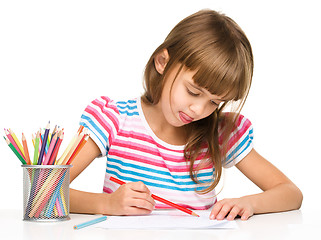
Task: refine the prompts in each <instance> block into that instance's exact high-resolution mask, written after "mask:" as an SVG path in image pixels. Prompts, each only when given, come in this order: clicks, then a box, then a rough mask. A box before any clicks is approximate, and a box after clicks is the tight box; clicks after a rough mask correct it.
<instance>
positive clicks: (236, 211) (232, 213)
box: [226, 206, 240, 221]
mask: <svg viewBox="0 0 321 240" xmlns="http://www.w3.org/2000/svg"><path fill="white" fill-rule="evenodd" d="M239 212H240V208H239V207H237V206H234V207H233V208H232V210H231V211H230V213H229V214H228V216H227V218H226V219H227V220H229V221H231V220H234V218H235V217H236V216H237V215H238V214H239Z"/></svg>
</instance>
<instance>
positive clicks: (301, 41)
mask: <svg viewBox="0 0 321 240" xmlns="http://www.w3.org/2000/svg"><path fill="white" fill-rule="evenodd" d="M318 6H319V4H318V3H317V1H311V0H305V1H294V0H292V1H280V0H270V1H254V0H253V1H237V0H236V1H229V0H222V1H214V0H212V1H201V0H198V1H195V0H193V1H186V0H184V1H173V0H171V1H166V0H162V1H81V0H77V1H69V0H64V1H60V0H56V1H43V0H42V1H34V0H29V1H15V0H10V1H1V2H0V80H1V85H0V86H1V93H0V112H1V117H0V127H1V129H3V128H11V129H12V130H14V131H15V133H16V135H17V136H18V137H19V138H20V136H21V133H22V132H24V133H25V135H26V136H27V138H28V144H29V147H30V149H32V148H31V147H32V142H31V134H32V133H35V132H36V131H37V130H38V129H39V128H40V127H45V125H46V124H47V122H48V120H50V121H51V124H52V127H53V126H54V125H55V124H57V125H60V126H62V127H64V128H65V140H64V142H63V145H62V148H61V149H64V147H66V145H67V144H68V142H69V140H70V139H71V138H72V136H73V134H74V133H75V131H76V130H77V129H78V122H79V118H80V116H81V114H82V111H83V110H84V108H85V107H86V105H87V104H88V103H89V102H90V101H91V100H93V98H95V97H98V96H100V95H108V96H109V97H111V98H114V99H127V98H131V97H136V96H139V95H140V94H141V93H142V91H143V89H142V75H143V70H144V67H145V64H146V62H147V60H148V59H149V56H150V55H151V54H152V52H153V51H154V50H155V49H156V48H157V47H158V46H159V45H160V44H161V43H162V41H163V40H164V38H165V37H166V35H167V34H168V33H169V31H170V30H171V29H172V28H173V27H174V26H175V25H176V24H177V23H178V22H179V21H180V20H181V19H183V18H184V17H186V16H188V15H190V14H192V13H194V12H196V11H198V10H200V9H203V8H211V9H214V10H218V11H221V12H224V13H226V14H227V15H228V16H230V17H231V18H233V19H234V20H235V21H236V22H237V23H238V24H239V25H240V26H241V28H242V29H243V30H244V31H245V33H246V34H247V36H248V38H249V40H250V42H251V44H252V48H253V52H254V59H255V70H254V78H253V85H252V88H251V91H250V95H249V97H248V100H247V102H246V104H245V107H244V108H243V111H242V113H243V114H244V115H245V116H246V117H248V118H249V119H250V120H251V121H252V123H253V126H254V134H255V138H254V142H255V148H256V150H257V151H258V152H259V153H260V154H261V155H263V156H264V157H265V158H267V159H268V160H269V161H271V162H272V163H273V164H274V165H276V166H277V167H278V168H279V169H281V170H282V171H283V172H284V173H285V174H286V175H287V176H288V177H289V178H290V179H291V180H293V181H294V182H295V183H296V184H297V185H298V186H299V187H300V189H301V190H302V191H303V194H304V202H303V206H302V208H303V209H311V210H313V209H316V208H318V209H320V204H319V202H320V201H319V200H320V199H319V198H317V195H319V196H320V194H318V192H319V191H320V186H319V183H320V179H319V178H318V176H320V173H319V171H320V167H321V164H320V160H321V158H320V154H319V149H320V147H321V142H320V140H319V139H320V135H321V130H320V126H319V123H320V118H319V116H320V114H319V108H320V98H319V94H320V83H318V82H320V80H321V79H320V54H321V49H320V43H321V37H320V23H321V17H320V12H319V10H320V9H319V7H318ZM29 151H30V150H29ZM30 152H32V151H30ZM31 156H33V154H31ZM0 163H1V165H0V169H1V171H0V186H1V197H0V208H6V209H8V208H10V209H20V208H22V169H21V167H20V162H19V161H18V159H17V158H16V157H15V156H14V155H13V153H12V152H11V150H10V149H9V148H8V146H6V143H5V141H4V140H0ZM104 172H105V159H104V158H100V159H97V160H95V161H94V163H93V164H92V165H91V166H90V167H89V168H88V169H86V170H85V171H84V172H83V174H82V175H81V176H80V177H79V178H78V179H76V180H75V181H74V182H73V183H72V184H71V187H74V188H78V189H83V190H88V191H93V192H101V191H102V186H103V178H104ZM223 183H224V188H223V190H222V192H221V193H220V195H219V196H218V197H219V198H220V199H221V198H224V197H238V196H242V195H246V194H251V193H256V192H258V191H259V189H258V188H257V187H255V186H254V185H253V184H252V183H251V182H250V181H249V180H247V179H246V178H245V177H244V176H243V175H242V174H241V173H240V172H239V171H238V170H237V169H236V168H232V169H228V170H227V171H226V172H225V177H224V182H222V184H221V185H223ZM221 187H222V186H220V188H221Z"/></svg>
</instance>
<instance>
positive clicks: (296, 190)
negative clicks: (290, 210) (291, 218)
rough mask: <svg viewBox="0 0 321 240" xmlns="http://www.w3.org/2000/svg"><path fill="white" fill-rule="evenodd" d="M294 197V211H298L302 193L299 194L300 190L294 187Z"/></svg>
mask: <svg viewBox="0 0 321 240" xmlns="http://www.w3.org/2000/svg"><path fill="white" fill-rule="evenodd" d="M294 193H295V194H294V195H295V199H296V201H295V203H296V204H295V208H294V209H295V210H297V209H300V208H301V205H302V201H303V193H302V192H301V190H300V189H299V188H298V187H297V186H295V185H294Z"/></svg>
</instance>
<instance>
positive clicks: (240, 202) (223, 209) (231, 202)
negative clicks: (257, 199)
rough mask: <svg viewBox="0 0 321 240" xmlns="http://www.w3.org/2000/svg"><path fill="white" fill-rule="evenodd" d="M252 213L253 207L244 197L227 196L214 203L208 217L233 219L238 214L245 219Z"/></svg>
mask: <svg viewBox="0 0 321 240" xmlns="http://www.w3.org/2000/svg"><path fill="white" fill-rule="evenodd" d="M253 214H254V210H253V207H252V205H251V204H250V203H249V201H248V200H247V199H246V197H241V198H229V199H223V200H221V201H218V202H217V203H215V205H214V207H213V209H212V212H211V214H210V219H217V220H223V219H224V218H225V217H226V218H227V220H234V218H235V217H236V216H237V215H239V216H240V217H241V219H242V220H247V219H248V218H249V217H250V216H252V215H253Z"/></svg>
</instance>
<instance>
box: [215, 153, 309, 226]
mask: <svg viewBox="0 0 321 240" xmlns="http://www.w3.org/2000/svg"><path fill="white" fill-rule="evenodd" d="M236 167H237V168H238V169H239V170H240V171H241V172H242V173H243V174H244V175H245V176H246V177H247V178H249V179H250V180H251V181H252V182H253V183H255V184H256V185H257V186H258V187H259V188H261V189H262V190H263V192H262V193H259V194H254V195H248V196H244V197H241V198H231V199H223V200H221V201H218V202H217V203H216V204H215V205H214V207H213V210H212V212H211V215H210V218H211V219H218V220H221V219H223V218H225V217H227V219H228V220H233V219H234V218H235V217H236V216H237V215H239V216H241V219H242V220H247V219H248V218H249V217H250V216H252V215H253V214H259V213H269V212H281V211H288V210H294V209H299V208H300V206H301V203H302V199H303V196H302V193H301V191H300V189H299V188H298V187H297V186H295V184H294V183H293V182H291V180H290V179H288V178H287V177H286V176H285V175H284V174H283V173H282V172H281V171H280V170H278V169H277V168H276V167H275V166H273V165H272V164H271V163H270V162H268V161H267V160H266V159H264V158H263V157H262V156H261V155H259V154H258V153H257V152H256V151H255V150H254V149H252V151H251V152H250V153H249V154H248V155H247V156H246V157H245V158H244V159H243V160H242V161H240V162H239V163H238V164H236Z"/></svg>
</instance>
